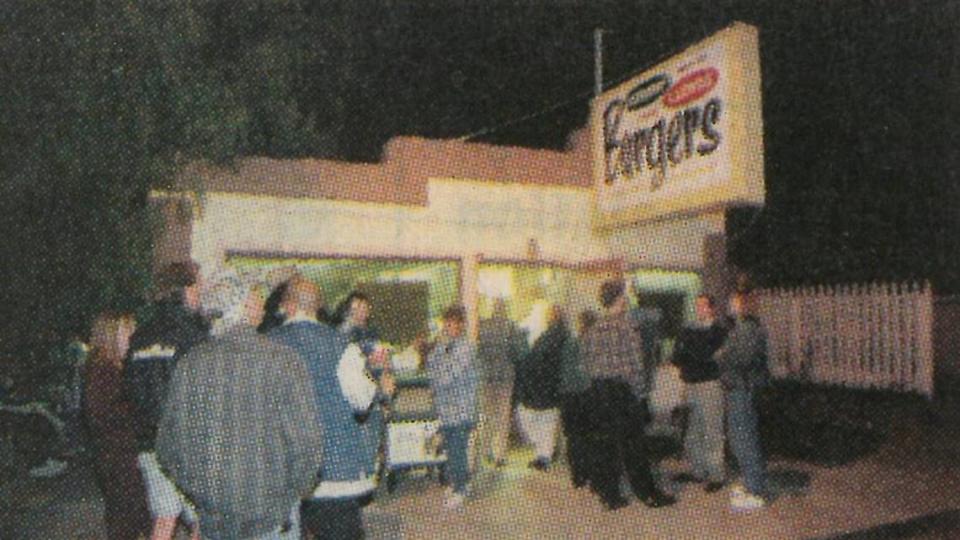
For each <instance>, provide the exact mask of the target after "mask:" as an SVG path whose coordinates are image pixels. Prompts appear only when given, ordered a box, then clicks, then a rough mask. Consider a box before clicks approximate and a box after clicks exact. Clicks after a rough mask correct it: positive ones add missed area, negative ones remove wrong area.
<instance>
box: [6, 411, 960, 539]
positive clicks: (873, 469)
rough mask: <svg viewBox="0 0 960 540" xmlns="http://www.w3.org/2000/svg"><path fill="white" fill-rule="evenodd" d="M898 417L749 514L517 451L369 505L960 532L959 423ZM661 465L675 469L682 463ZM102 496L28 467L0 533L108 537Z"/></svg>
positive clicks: (380, 522)
mask: <svg viewBox="0 0 960 540" xmlns="http://www.w3.org/2000/svg"><path fill="white" fill-rule="evenodd" d="M891 426H892V427H891V430H890V433H889V434H888V435H887V437H886V438H885V440H884V441H883V443H882V444H881V445H880V446H879V448H877V449H876V450H875V451H872V452H871V453H870V454H868V455H865V456H863V457H860V458H858V459H856V460H854V461H851V462H849V463H845V464H842V465H835V466H827V465H817V464H813V463H810V462H808V461H797V460H787V459H782V458H777V456H774V457H773V459H772V460H771V464H770V470H771V476H772V481H773V483H774V484H776V485H778V486H779V487H780V491H781V495H780V496H779V498H778V499H777V500H775V501H774V502H773V504H771V505H770V506H769V507H768V508H765V509H763V510H761V511H758V512H755V513H751V514H736V513H733V512H731V511H730V509H729V505H728V499H727V497H728V492H727V490H724V491H721V492H719V493H716V494H713V495H707V494H705V493H704V492H703V491H702V490H701V489H700V488H699V487H698V486H695V485H683V486H680V485H670V486H668V487H671V488H674V489H676V490H677V493H678V495H679V498H680V502H679V503H678V504H677V505H675V506H673V507H670V508H663V509H658V510H650V509H647V508H645V507H644V506H643V505H641V504H639V503H637V502H633V504H631V505H630V506H629V507H627V508H624V509H622V510H620V511H618V512H615V513H610V512H607V511H604V510H603V508H602V507H601V505H600V504H599V502H598V500H597V499H596V498H595V497H594V496H592V495H591V494H590V493H589V491H587V490H586V489H579V490H576V489H574V488H573V487H572V486H571V485H570V482H569V479H568V476H567V470H566V468H565V467H564V466H563V465H562V464H560V463H558V464H556V465H555V466H554V467H552V468H551V469H550V470H549V471H547V472H546V473H538V472H534V471H531V470H530V469H528V468H527V467H526V462H527V460H528V459H529V457H530V456H529V452H527V451H523V450H519V451H514V452H513V453H512V454H511V456H510V463H509V465H508V466H507V467H505V468H504V469H501V470H492V469H490V470H487V469H484V470H483V471H481V473H480V474H479V475H478V477H477V479H476V482H475V490H474V495H473V497H472V498H471V500H470V501H468V503H467V504H466V506H465V507H464V508H463V509H461V510H459V511H452V512H451V511H446V510H444V509H443V504H442V503H443V490H442V488H441V487H440V486H439V485H437V483H436V481H435V480H434V479H431V478H427V477H422V476H414V477H409V478H406V479H402V480H401V481H400V482H399V483H398V485H397V488H396V491H395V492H394V493H392V494H387V493H383V494H382V495H381V496H380V497H379V498H378V500H377V502H375V503H374V504H372V505H371V506H370V507H368V508H367V509H366V510H365V516H364V517H365V520H366V523H367V531H368V538H371V539H377V538H456V539H469V538H530V539H540V538H657V539H660V538H663V539H674V538H677V539H687V538H691V539H694V538H711V539H713V538H716V539H724V538H731V539H734V538H736V539H743V538H756V539H780V538H783V539H792V538H798V539H799V538H810V539H820V538H823V539H848V540H859V539H866V538H870V539H873V538H880V539H884V538H931V539H932V538H960V466H958V464H960V431H958V429H957V428H956V427H952V426H951V427H949V428H948V424H947V423H943V424H941V425H934V424H931V423H929V422H926V421H923V420H922V419H921V418H920V415H918V414H917V413H916V411H913V412H908V413H906V414H904V415H903V416H902V417H900V418H897V419H895V420H894V421H892V423H891ZM662 467H663V469H664V471H665V473H667V474H665V476H669V473H672V472H678V471H680V470H682V463H681V462H680V461H678V460H676V459H668V460H666V461H665V462H664V463H663V464H662ZM100 505H101V501H100V496H99V493H98V492H97V489H96V487H95V486H94V483H93V479H92V475H91V474H90V472H89V471H88V470H87V469H86V468H84V467H82V466H81V467H74V468H73V469H71V470H70V471H69V472H68V473H67V474H65V475H64V476H62V477H60V478H57V479H52V480H35V479H31V478H28V477H26V475H20V476H19V477H17V478H15V479H13V480H11V481H8V482H6V483H5V484H4V485H2V486H0V538H4V539H21V538H22V539H33V538H37V539H48V538H64V539H67V538H75V539H94V538H103V527H102V518H101V506H100Z"/></svg>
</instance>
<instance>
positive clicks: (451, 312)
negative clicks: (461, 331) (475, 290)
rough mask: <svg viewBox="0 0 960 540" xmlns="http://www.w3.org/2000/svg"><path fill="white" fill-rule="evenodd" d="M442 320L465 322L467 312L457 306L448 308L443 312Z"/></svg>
mask: <svg viewBox="0 0 960 540" xmlns="http://www.w3.org/2000/svg"><path fill="white" fill-rule="evenodd" d="M443 320H445V321H458V322H465V321H466V320H467V310H465V309H464V308H463V306H461V305H459V304H456V305H453V306H450V307H448V308H447V309H445V310H443Z"/></svg>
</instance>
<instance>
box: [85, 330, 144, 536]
mask: <svg viewBox="0 0 960 540" xmlns="http://www.w3.org/2000/svg"><path fill="white" fill-rule="evenodd" d="M135 327H136V324H135V323H134V319H133V315H131V314H127V313H110V312H108V313H103V314H101V315H100V316H99V317H97V319H96V320H95V321H94V323H93V329H92V332H91V334H92V335H91V346H92V348H91V355H90V361H89V362H87V365H86V372H85V373H84V387H85V388H84V389H85V392H84V396H85V400H86V401H85V403H84V413H85V415H86V420H87V427H88V429H89V433H90V435H91V438H92V442H93V445H94V447H95V449H96V461H95V463H96V475H97V481H98V484H99V486H100V489H101V491H102V492H103V500H104V517H105V518H106V526H107V536H108V538H110V539H111V540H125V539H128V538H129V539H134V538H139V537H140V536H141V535H147V534H148V533H149V532H150V515H149V513H148V511H147V499H146V490H145V488H144V485H143V478H142V477H141V476H140V470H139V468H138V467H137V444H136V437H135V433H134V431H135V430H134V413H133V403H132V402H131V401H130V400H129V399H128V397H127V395H126V393H125V392H124V384H123V358H124V356H125V355H126V354H127V348H128V347H129V345H130V336H131V335H132V334H133V331H134V328H135Z"/></svg>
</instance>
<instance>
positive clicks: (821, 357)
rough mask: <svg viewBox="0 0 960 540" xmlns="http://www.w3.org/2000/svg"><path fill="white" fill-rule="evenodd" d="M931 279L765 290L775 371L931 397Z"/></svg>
mask: <svg viewBox="0 0 960 540" xmlns="http://www.w3.org/2000/svg"><path fill="white" fill-rule="evenodd" d="M933 303H934V298H933V291H932V288H931V286H930V284H929V283H927V284H924V285H919V284H916V283H909V284H870V285H841V286H831V287H823V286H820V287H808V288H796V289H764V290H761V291H759V294H758V295H757V302H756V309H757V315H758V316H759V317H760V319H761V320H762V321H763V323H764V326H765V327H766V329H767V332H768V334H769V344H768V346H769V356H770V370H771V373H772V374H773V376H774V377H778V378H788V379H799V380H804V381H810V382H815V383H823V384H835V385H842V386H847V387H853V388H883V389H891V390H897V391H903V392H917V393H920V394H923V395H925V396H927V397H929V398H932V397H933V373H934V372H933V369H934V368H933Z"/></svg>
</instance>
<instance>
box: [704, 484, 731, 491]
mask: <svg viewBox="0 0 960 540" xmlns="http://www.w3.org/2000/svg"><path fill="white" fill-rule="evenodd" d="M726 485H727V484H726V483H724V482H707V485H705V486H703V490H704V491H706V492H707V493H716V492H718V491H720V490H721V489H723V487H724V486H726Z"/></svg>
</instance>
